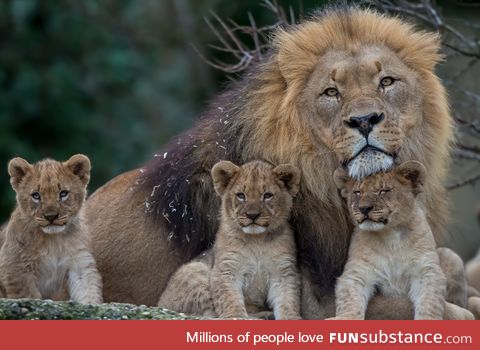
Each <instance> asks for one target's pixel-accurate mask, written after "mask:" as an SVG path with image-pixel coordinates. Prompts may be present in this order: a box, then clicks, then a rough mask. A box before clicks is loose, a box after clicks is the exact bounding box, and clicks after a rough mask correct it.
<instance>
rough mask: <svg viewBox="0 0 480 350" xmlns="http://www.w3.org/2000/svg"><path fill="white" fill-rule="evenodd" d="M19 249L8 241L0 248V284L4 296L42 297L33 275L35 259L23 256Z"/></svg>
mask: <svg viewBox="0 0 480 350" xmlns="http://www.w3.org/2000/svg"><path fill="white" fill-rule="evenodd" d="M21 249H22V247H18V246H16V245H9V242H6V243H5V244H4V246H3V247H2V249H0V279H1V283H0V284H2V285H3V288H2V289H3V290H4V294H5V297H7V298H13V299H19V298H29V299H42V294H41V293H40V291H39V289H38V287H37V278H36V276H35V266H36V265H35V259H34V258H31V257H28V258H25V257H23V256H22V250H21Z"/></svg>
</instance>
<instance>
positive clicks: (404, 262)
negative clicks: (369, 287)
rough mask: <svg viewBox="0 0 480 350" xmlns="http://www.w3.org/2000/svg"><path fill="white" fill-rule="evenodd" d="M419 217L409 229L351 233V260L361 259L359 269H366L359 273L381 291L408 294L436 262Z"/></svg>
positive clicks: (427, 233)
mask: <svg viewBox="0 0 480 350" xmlns="http://www.w3.org/2000/svg"><path fill="white" fill-rule="evenodd" d="M422 219H423V220H422V221H421V223H420V224H419V225H418V226H417V228H416V229H415V230H412V231H405V230H395V229H393V230H390V231H388V232H385V233H379V234H378V233H372V232H362V231H356V232H355V233H354V237H353V239H352V248H351V249H352V255H354V256H355V258H354V259H353V262H352V263H354V262H355V261H357V262H358V261H363V262H362V265H363V269H365V270H369V271H368V272H367V271H365V272H366V273H365V274H363V276H364V277H365V278H366V279H367V280H369V282H370V283H372V284H373V285H375V286H376V287H377V289H378V291H380V292H381V293H382V294H384V295H386V296H393V297H398V296H409V293H410V291H411V289H412V287H413V286H414V284H415V283H420V282H421V278H422V276H423V275H424V273H425V270H426V267H430V266H433V265H438V255H437V253H436V248H435V242H434V239H433V235H432V233H431V230H430V229H429V228H428V224H427V222H426V219H424V217H423V218H422ZM414 221H416V220H414ZM380 235H383V237H379V236H380ZM357 259H360V260H357ZM349 263H350V261H349ZM357 268H359V267H357Z"/></svg>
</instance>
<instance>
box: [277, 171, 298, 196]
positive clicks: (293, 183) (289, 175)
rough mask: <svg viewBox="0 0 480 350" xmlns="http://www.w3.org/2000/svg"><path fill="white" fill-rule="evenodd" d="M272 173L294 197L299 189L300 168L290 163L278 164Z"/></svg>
mask: <svg viewBox="0 0 480 350" xmlns="http://www.w3.org/2000/svg"><path fill="white" fill-rule="evenodd" d="M273 173H274V174H275V176H277V178H278V179H279V180H280V181H281V182H282V183H283V184H284V185H285V188H286V189H287V190H288V192H289V193H290V194H291V195H292V197H295V196H296V195H297V193H298V191H299V190H300V177H301V176H300V169H298V168H297V167H295V166H293V165H290V164H280V165H279V166H277V167H275V168H274V169H273Z"/></svg>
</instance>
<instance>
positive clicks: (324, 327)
mask: <svg viewBox="0 0 480 350" xmlns="http://www.w3.org/2000/svg"><path fill="white" fill-rule="evenodd" d="M187 332H188V333H187ZM479 333H480V321H415V322H413V321H0V344H1V349H49V350H55V349H62V350H64V349H97V348H101V349H116V350H120V349H172V350H177V349H192V350H215V349H227V350H230V349H231V350H237V349H238V350H240V349H241V350H244V349H245V350H253V349H255V350H267V349H268V350H270V349H272V350H273V349H275V350H290V349H291V350H303V349H305V350H306V349H315V350H321V349H326V350H329V349H351V350H355V349H374V350H375V349H378V350H385V349H389V350H390V349H391V350H395V349H422V350H428V349H432V350H434V349H435V350H442V349H452V350H453V349H455V350H462V349H468V350H470V349H480V334H479ZM409 334H410V335H409ZM369 335H370V336H369ZM345 337H347V338H348V337H350V342H347V343H344V341H345V340H346V339H345ZM369 337H371V338H369ZM415 337H416V342H413V343H412V341H414V340H415ZM187 338H188V339H187ZM375 339H376V340H377V343H371V342H370V341H369V340H372V341H375ZM422 339H423V341H421V340H422ZM194 340H196V341H194ZM216 340H222V342H216ZM355 340H357V341H358V342H357V343H356V342H355ZM255 342H256V344H255ZM449 342H450V343H449Z"/></svg>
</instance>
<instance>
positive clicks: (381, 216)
mask: <svg viewBox="0 0 480 350" xmlns="http://www.w3.org/2000/svg"><path fill="white" fill-rule="evenodd" d="M334 179H335V183H336V184H337V186H338V187H339V189H341V190H342V195H343V196H345V197H346V198H347V200H348V205H349V208H350V213H351V215H352V217H353V221H354V223H355V225H356V226H358V227H359V228H360V229H362V230H368V231H380V230H383V229H384V228H385V227H395V226H398V225H401V224H403V223H405V222H408V221H409V219H411V214H412V210H413V209H414V206H415V197H416V195H417V194H418V193H419V192H420V190H421V186H422V184H423V182H424V179H425V170H424V167H423V165H422V164H421V163H419V162H415V161H410V162H406V163H403V164H402V165H400V166H399V167H397V168H396V169H395V170H393V171H391V172H388V173H378V174H376V175H370V176H367V177H365V178H363V179H362V180H353V179H351V178H349V176H348V175H347V174H346V172H345V171H344V170H343V169H338V170H336V171H335V174H334Z"/></svg>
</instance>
